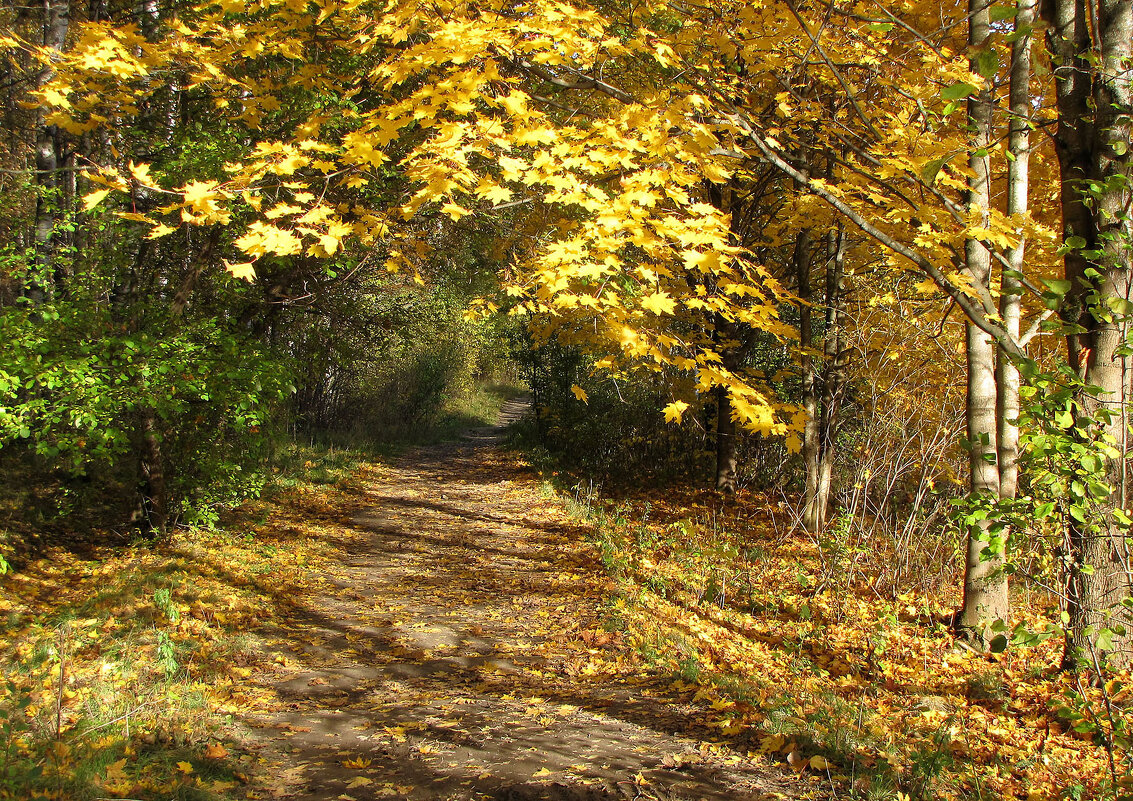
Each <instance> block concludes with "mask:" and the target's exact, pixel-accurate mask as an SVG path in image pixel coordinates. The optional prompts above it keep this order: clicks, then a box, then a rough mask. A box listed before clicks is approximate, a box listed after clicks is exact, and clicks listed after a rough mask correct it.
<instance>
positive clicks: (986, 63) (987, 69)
mask: <svg viewBox="0 0 1133 801" xmlns="http://www.w3.org/2000/svg"><path fill="white" fill-rule="evenodd" d="M998 71H999V54H998V53H997V52H995V51H994V50H983V51H981V52H980V54H979V55H978V56H976V72H978V73H979V74H980V75H981V76H983V77H984V78H987V79H988V80H989V81H990V80H991V79H992V78H994V77H995V73H996V72H998Z"/></svg>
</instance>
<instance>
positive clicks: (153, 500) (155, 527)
mask: <svg viewBox="0 0 1133 801" xmlns="http://www.w3.org/2000/svg"><path fill="white" fill-rule="evenodd" d="M141 440H142V442H141V458H140V459H139V471H140V473H141V479H142V512H143V515H144V520H143V522H144V524H145V526H146V528H147V529H149V530H150V531H151V532H154V533H157V534H163V533H164V532H165V529H166V527H167V526H168V525H169V490H168V488H167V487H166V484H165V460H164V456H163V455H162V452H161V435H160V433H159V432H158V430H157V416H156V415H155V414H154V412H153V410H152V409H146V410H144V411H143V412H142V420H141Z"/></svg>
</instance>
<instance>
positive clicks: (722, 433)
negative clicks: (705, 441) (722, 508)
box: [716, 387, 736, 494]
mask: <svg viewBox="0 0 1133 801" xmlns="http://www.w3.org/2000/svg"><path fill="white" fill-rule="evenodd" d="M716 489H718V490H720V492H725V493H728V494H732V493H735V491H736V421H735V420H734V419H733V418H732V399H731V397H730V396H729V395H728V389H727V387H716Z"/></svg>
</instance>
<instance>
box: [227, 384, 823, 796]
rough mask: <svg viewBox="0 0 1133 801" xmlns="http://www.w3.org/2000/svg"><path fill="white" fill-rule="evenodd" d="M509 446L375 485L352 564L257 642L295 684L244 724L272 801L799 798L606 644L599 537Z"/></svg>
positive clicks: (417, 462)
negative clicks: (546, 490) (714, 740)
mask: <svg viewBox="0 0 1133 801" xmlns="http://www.w3.org/2000/svg"><path fill="white" fill-rule="evenodd" d="M521 411H522V404H521V403H519V402H512V403H511V404H510V405H509V406H507V407H505V409H504V414H503V419H504V421H505V422H506V421H507V420H509V419H513V418H514V417H515V416H516V415H517V414H518V413H520V412H521ZM501 430H502V426H501V427H496V428H491V429H478V430H473V431H471V432H469V434H468V436H467V437H466V439H465V441H463V442H460V443H449V444H444V445H439V446H433V447H428V448H422V449H418V450H415V451H413V452H411V453H409V454H408V455H406V456H405V457H403V458H402V459H400V460H399V461H398V462H397V463H395V464H394V465H392V466H375V467H373V468H371V470H370V471H369V472H368V474H367V476H366V479H367V481H366V484H365V500H366V503H367V506H365V507H364V508H362V509H361V510H360V511H358V512H357V513H355V515H354V518H353V527H352V529H353V532H354V534H353V537H352V539H351V540H350V541H348V542H346V543H344V544H343V546H342V547H343V549H344V551H345V553H346V557H345V559H344V562H343V564H341V565H339V566H337V568H336V569H335V570H334V571H332V572H331V571H328V574H327V575H325V576H322V577H320V578H321V579H322V580H320V581H318V582H316V583H315V584H314V586H315V587H317V589H314V590H312V591H311V592H310V593H309V594H308V595H307V596H306V597H298V598H293V599H290V600H291V610H292V611H291V613H290V614H289V616H288V619H286V620H285V621H284V623H283V625H276V626H272V627H266V628H264V629H261V630H260V631H258V632H256V636H257V638H258V639H260V640H261V641H262V647H263V648H264V649H265V651H266V652H265V653H264V654H262V656H263V657H265V658H266V659H265V661H272V662H274V663H275V664H276V665H277V666H280V669H279V671H278V672H276V673H274V674H266V675H263V676H261V677H260V681H262V682H263V683H264V685H265V686H263V687H262V688H261V689H262V690H265V691H270V692H271V694H272V695H274V696H275V697H276V698H277V699H278V701H277V703H275V704H272V705H271V706H272V710H271V711H266V710H265V709H264V707H262V706H261V707H259V709H258V710H257V711H256V712H254V713H248V714H245V715H243V716H242V721H241V722H243V723H244V724H247V726H248V727H249V738H248V740H247V741H246V744H247V746H248V747H249V748H250V749H251V750H253V752H254V753H256V755H257V756H258V759H259V761H260V764H261V766H262V770H260V771H257V774H259V776H258V778H257V779H255V780H254V784H255V785H256V787H255V789H254V790H253V792H254V793H255V794H256V795H260V794H261V793H262V795H261V797H269V798H272V797H274V798H289V799H290V798H294V799H320V800H321V799H338V800H339V801H351V800H352V799H353V800H355V801H365V800H366V799H379V798H391V799H393V798H402V799H516V800H520V799H523V800H525V799H547V800H548V801H552V800H559V799H561V800H563V801H567V800H570V799H579V800H582V799H586V800H590V799H594V800H595V801H597V800H598V799H664V800H665V801H677V799H689V800H690V801H692V800H693V799H765V798H788V797H794V796H796V795H797V794H798V791H799V789H801V788H799V786H798V784H797V783H793V782H792V781H791V780H790V779H789V778H788V777H786V776H784V775H783V774H782V772H781V771H778V770H776V769H774V768H772V767H769V766H767V765H766V764H760V762H759V761H758V759H756V760H755V761H753V760H750V759H748V758H746V757H742V756H740V755H738V754H734V753H732V752H731V751H729V750H728V749H727V748H725V747H722V746H719V745H714V744H710V743H707V742H705V741H704V740H705V739H708V738H710V732H709V731H708V730H707V729H703V728H698V726H697V724H696V723H695V722H693V721H694V718H690V717H689V716H687V715H686V714H684V713H683V712H682V709H681V707H680V702H679V700H678V699H677V698H676V696H675V694H672V693H671V692H670V691H669V690H668V689H667V688H668V684H669V682H668V681H667V680H666V679H664V678H663V677H662V678H659V677H656V676H649V675H648V673H647V672H645V671H643V670H642V669H641V667H640V664H639V662H638V661H637V657H636V656H635V655H634V654H633V653H632V652H630V650H629V649H628V648H626V647H625V646H624V645H622V644H621V642H620V637H619V636H618V635H617V633H616V632H610V631H608V630H607V628H608V626H605V625H604V622H605V621H608V620H609V612H610V609H609V599H610V594H611V589H612V588H611V586H610V585H609V583H608V580H607V579H606V578H605V577H604V576H603V574H602V572H601V566H600V565H599V564H598V563H597V560H596V559H595V557H594V555H593V553H592V551H591V550H590V549H589V548H588V546H587V544H586V531H585V529H584V528H582V527H581V526H580V525H579V524H578V523H577V521H573V520H572V519H571V518H569V517H568V516H567V515H566V514H565V513H564V512H563V510H562V507H561V503H560V502H558V501H556V500H554V499H552V498H548V497H547V496H546V495H545V494H543V493H542V492H541V490H540V486H539V483H538V481H537V479H536V477H535V476H534V474H533V473H532V472H531V471H530V470H529V469H527V468H525V467H524V466H522V465H520V464H518V463H517V462H516V461H515V459H514V457H513V456H510V455H508V454H507V453H505V452H504V451H502V450H501V449H500V448H499V439H500V432H501ZM702 738H704V739H702ZM256 791H259V792H256Z"/></svg>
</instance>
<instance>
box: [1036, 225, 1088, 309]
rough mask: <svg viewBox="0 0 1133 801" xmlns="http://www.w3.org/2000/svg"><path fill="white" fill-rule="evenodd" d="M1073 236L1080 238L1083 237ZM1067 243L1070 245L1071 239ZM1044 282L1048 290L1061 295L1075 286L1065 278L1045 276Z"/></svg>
mask: <svg viewBox="0 0 1133 801" xmlns="http://www.w3.org/2000/svg"><path fill="white" fill-rule="evenodd" d="M1071 238H1079V239H1080V238H1081V237H1071ZM1082 242H1083V244H1085V240H1082ZM1067 244H1068V245H1069V240H1067ZM1042 282H1043V283H1044V284H1046V287H1047V290H1048V291H1049V292H1050V293H1051V294H1054V295H1058V296H1059V297H1061V296H1063V295H1065V294H1066V293H1067V292H1069V291H1070V289H1071V287H1072V286H1073V284H1071V283H1070V281H1068V280H1066V279H1065V278H1044V279H1042Z"/></svg>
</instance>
